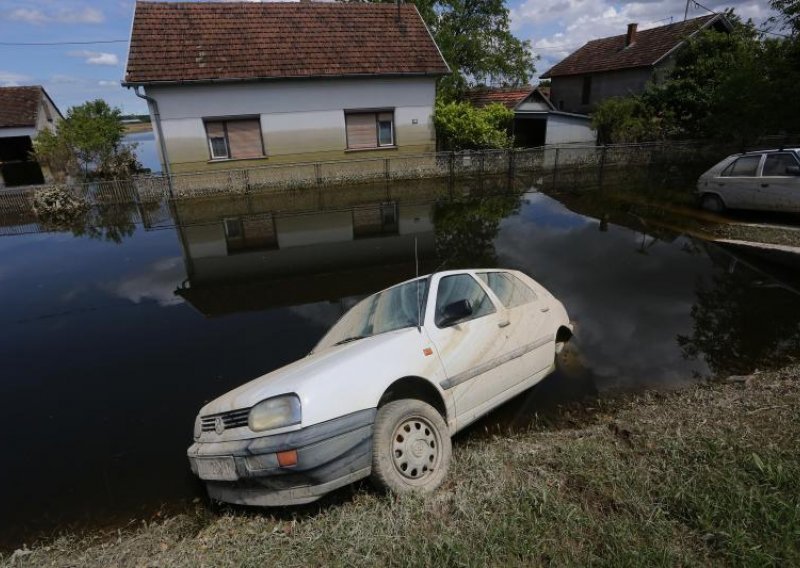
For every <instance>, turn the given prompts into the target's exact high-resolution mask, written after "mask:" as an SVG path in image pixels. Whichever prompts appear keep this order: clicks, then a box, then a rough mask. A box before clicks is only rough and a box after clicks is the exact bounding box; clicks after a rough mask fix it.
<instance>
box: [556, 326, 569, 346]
mask: <svg viewBox="0 0 800 568" xmlns="http://www.w3.org/2000/svg"><path fill="white" fill-rule="evenodd" d="M572 336H573V332H572V330H571V329H570V328H568V327H567V326H565V325H562V326H559V328H558V330H557V331H556V343H562V342H567V341H569V340H570V339H572Z"/></svg>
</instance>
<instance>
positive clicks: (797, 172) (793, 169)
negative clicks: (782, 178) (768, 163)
mask: <svg viewBox="0 0 800 568" xmlns="http://www.w3.org/2000/svg"><path fill="white" fill-rule="evenodd" d="M786 173H787V174H789V175H790V176H800V166H787V168H786Z"/></svg>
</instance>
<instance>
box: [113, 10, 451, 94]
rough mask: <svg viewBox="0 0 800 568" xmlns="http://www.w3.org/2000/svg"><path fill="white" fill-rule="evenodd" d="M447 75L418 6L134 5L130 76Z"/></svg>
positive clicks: (133, 80) (153, 79)
mask: <svg viewBox="0 0 800 568" xmlns="http://www.w3.org/2000/svg"><path fill="white" fill-rule="evenodd" d="M449 72H450V69H449V68H448V66H447V63H445V61H444V59H443V58H442V55H441V53H440V52H439V49H438V47H437V46H436V43H435V42H434V41H433V38H432V36H431V34H430V33H429V32H428V29H427V27H426V26H425V23H424V22H423V20H422V17H421V16H420V15H419V12H418V11H417V9H416V7H415V6H413V5H412V4H402V5H399V6H398V5H395V4H374V3H338V2H333V3H322V2H299V3H290V2H265V3H253V2H137V4H136V9H135V12H134V18H133V28H132V31H131V44H130V51H129V55H128V63H127V69H126V74H125V82H126V83H127V84H147V83H157V82H189V81H203V82H208V81H236V80H254V79H278V78H281V79H282V78H308V77H344V76H363V75H370V76H374V75H443V74H446V73H449Z"/></svg>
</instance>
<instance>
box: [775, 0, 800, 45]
mask: <svg viewBox="0 0 800 568" xmlns="http://www.w3.org/2000/svg"><path fill="white" fill-rule="evenodd" d="M769 5H770V7H771V8H772V10H773V11H774V12H777V15H776V16H772V17H771V18H770V19H769V21H770V23H772V24H777V25H778V27H779V28H780V29H781V30H786V31H788V32H789V33H791V34H792V35H793V36H795V37H797V36H798V35H800V0H770V3H769Z"/></svg>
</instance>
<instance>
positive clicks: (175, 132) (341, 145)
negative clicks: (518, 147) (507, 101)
mask: <svg viewBox="0 0 800 568" xmlns="http://www.w3.org/2000/svg"><path fill="white" fill-rule="evenodd" d="M146 90H147V94H148V95H150V96H152V97H153V98H154V99H156V101H157V102H158V107H159V111H160V114H161V123H162V129H163V132H164V139H165V141H166V146H167V154H168V156H169V161H170V163H172V164H173V165H178V166H188V165H201V164H203V165H205V164H206V163H207V162H208V160H209V155H208V145H207V142H206V135H205V129H204V125H203V118H216V117H236V116H243V115H255V116H259V117H260V119H261V129H262V135H263V138H264V146H265V149H266V153H267V156H269V157H270V158H276V159H277V160H276V161H281V160H280V159H279V158H281V157H283V158H290V157H294V156H300V155H303V154H307V155H311V156H312V159H313V160H316V159H324V158H325V156H324V154H326V153H327V154H330V159H342V158H344V157H345V155H344V151H345V149H346V145H347V143H346V138H345V126H344V111H345V110H356V109H372V108H394V109H395V132H396V141H397V145H398V146H399V147H401V148H402V147H419V148H420V150H419V151H429V150H433V149H434V148H433V145H434V144H435V134H434V128H433V105H434V98H435V94H436V80H435V78H400V79H376V78H372V79H332V80H292V81H288V80H287V81H261V82H242V83H217V84H202V85H201V84H198V85H181V86H156V87H153V86H151V87H147V89H146ZM414 121H416V124H414ZM283 161H289V160H287V159H284V160H283ZM291 161H298V160H291ZM183 169H186V168H183Z"/></svg>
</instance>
